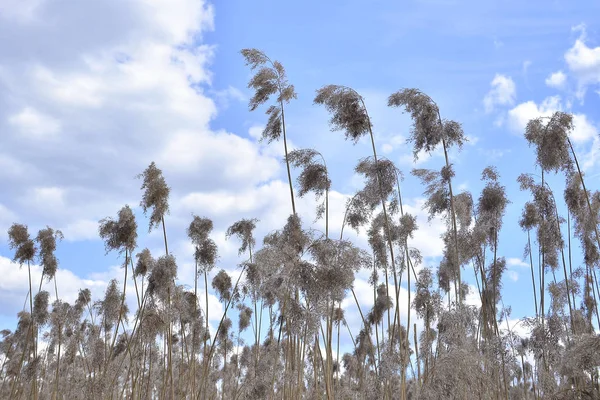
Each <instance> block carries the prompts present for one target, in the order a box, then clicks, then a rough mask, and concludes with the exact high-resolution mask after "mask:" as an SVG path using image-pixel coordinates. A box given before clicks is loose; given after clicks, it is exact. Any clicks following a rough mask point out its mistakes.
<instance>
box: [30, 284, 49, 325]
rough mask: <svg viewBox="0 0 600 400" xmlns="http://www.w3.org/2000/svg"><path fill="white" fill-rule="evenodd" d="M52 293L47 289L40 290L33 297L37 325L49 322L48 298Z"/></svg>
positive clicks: (34, 318)
mask: <svg viewBox="0 0 600 400" xmlns="http://www.w3.org/2000/svg"><path fill="white" fill-rule="evenodd" d="M49 297H50V294H49V293H48V292H46V291H45V290H42V291H40V292H38V294H36V295H35V297H34V298H33V314H32V315H33V322H34V323H35V324H36V325H37V326H43V325H45V324H46V322H48V317H49V315H50V313H49V312H48V299H49Z"/></svg>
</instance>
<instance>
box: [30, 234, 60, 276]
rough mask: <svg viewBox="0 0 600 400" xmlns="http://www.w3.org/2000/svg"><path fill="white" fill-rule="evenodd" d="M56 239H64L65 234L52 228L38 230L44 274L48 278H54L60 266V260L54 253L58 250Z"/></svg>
mask: <svg viewBox="0 0 600 400" xmlns="http://www.w3.org/2000/svg"><path fill="white" fill-rule="evenodd" d="M56 239H59V240H62V239H64V236H63V234H62V232H61V231H59V230H57V231H55V230H54V229H52V228H50V227H49V226H48V227H46V229H42V230H40V231H39V232H38V235H37V237H36V239H35V240H36V241H37V242H38V244H39V246H40V253H39V258H40V264H41V265H42V268H43V275H44V276H45V277H46V278H47V279H48V280H50V279H52V278H53V277H54V275H55V274H56V270H57V268H58V260H57V259H56V256H55V255H54V252H55V251H56Z"/></svg>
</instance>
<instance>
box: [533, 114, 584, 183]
mask: <svg viewBox="0 0 600 400" xmlns="http://www.w3.org/2000/svg"><path fill="white" fill-rule="evenodd" d="M572 129H573V116H572V115H571V114H567V113H564V112H561V111H557V112H555V113H554V114H553V115H552V116H551V117H550V118H543V117H540V118H535V119H532V120H531V121H529V122H528V123H527V127H526V128H525V139H527V141H528V142H529V144H530V145H534V146H535V150H536V161H537V163H538V165H539V166H540V167H541V168H542V169H543V170H544V171H554V172H556V171H558V170H564V171H569V170H570V169H572V167H573V162H572V160H571V156H570V153H569V143H568V137H569V136H568V135H569V132H570V131H571V130H572Z"/></svg>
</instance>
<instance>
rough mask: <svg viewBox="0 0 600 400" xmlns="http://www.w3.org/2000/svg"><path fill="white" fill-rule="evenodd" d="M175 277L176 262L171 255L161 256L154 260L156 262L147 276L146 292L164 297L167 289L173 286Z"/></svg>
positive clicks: (166, 294)
mask: <svg viewBox="0 0 600 400" xmlns="http://www.w3.org/2000/svg"><path fill="white" fill-rule="evenodd" d="M176 277H177V264H176V263H175V257H173V256H172V255H168V256H166V255H165V256H162V257H160V258H159V259H158V260H156V264H155V266H154V268H153V269H152V272H151V273H150V277H149V278H148V293H149V294H150V295H155V296H158V297H159V298H160V299H166V298H167V296H168V289H169V288H171V287H172V286H173V282H174V280H175V278H176Z"/></svg>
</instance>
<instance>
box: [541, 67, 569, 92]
mask: <svg viewBox="0 0 600 400" xmlns="http://www.w3.org/2000/svg"><path fill="white" fill-rule="evenodd" d="M566 82H567V75H566V74H565V73H564V72H562V71H557V72H553V73H552V74H550V76H548V77H547V78H546V85H547V86H550V87H552V88H556V89H563V88H564V87H565V83H566Z"/></svg>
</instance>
